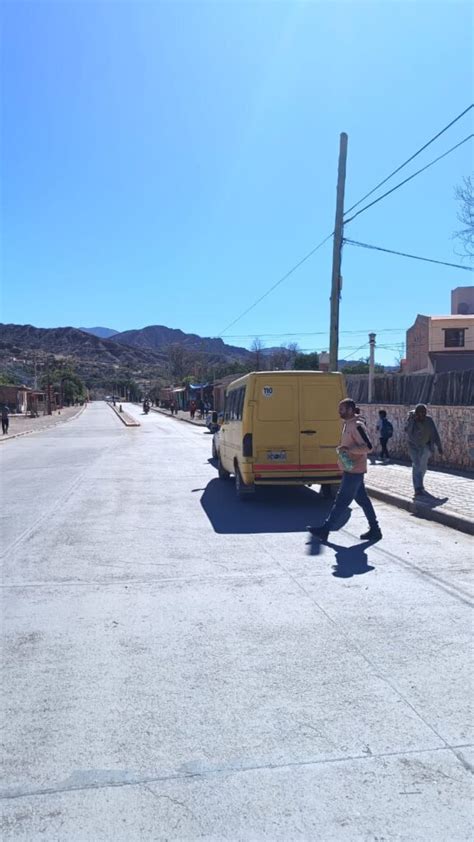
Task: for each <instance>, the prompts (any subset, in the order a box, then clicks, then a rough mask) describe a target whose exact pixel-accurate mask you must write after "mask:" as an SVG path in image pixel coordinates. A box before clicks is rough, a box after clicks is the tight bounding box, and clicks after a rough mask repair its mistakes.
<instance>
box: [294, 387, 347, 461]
mask: <svg viewBox="0 0 474 842" xmlns="http://www.w3.org/2000/svg"><path fill="white" fill-rule="evenodd" d="M298 379H299V414H300V431H299V445H300V453H299V462H300V465H301V470H302V471H303V473H305V474H306V473H307V474H308V475H313V476H314V474H315V473H316V474H317V473H318V472H319V471H322V472H323V473H324V469H326V471H327V472H328V473H334V471H339V470H340V469H339V467H338V465H337V458H336V447H337V446H338V444H339V442H340V433H341V426H342V424H341V421H340V419H339V413H338V404H339V401H340V400H342V398H343V388H342V382H341V378H340V377H338V376H335V377H332V376H327V377H325V376H324V375H323V376H321V375H317V374H316V375H314V377H311V376H305V375H303V376H301V377H299V378H298Z"/></svg>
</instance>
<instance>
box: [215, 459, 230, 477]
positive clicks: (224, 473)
mask: <svg viewBox="0 0 474 842" xmlns="http://www.w3.org/2000/svg"><path fill="white" fill-rule="evenodd" d="M217 473H218V474H219V479H229V477H230V474H229V471H226V469H225V468H224V466H223V464H222V462H221V457H220V456H219V455H218V456H217Z"/></svg>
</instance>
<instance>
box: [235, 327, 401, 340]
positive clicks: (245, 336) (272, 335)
mask: <svg viewBox="0 0 474 842" xmlns="http://www.w3.org/2000/svg"><path fill="white" fill-rule="evenodd" d="M405 331H406V328H405V327H387V328H380V330H377V331H376V333H377V334H379V333H405ZM358 333H360V334H362V333H370V331H369V329H367V330H340V331H339V335H340V336H341V335H342V334H358ZM326 335H327V330H316V331H311V332H310V333H259V332H258V331H256V332H255V333H231V334H227V336H226V339H255V337H258V338H259V339H272V338H276V339H278V338H279V337H281V336H326Z"/></svg>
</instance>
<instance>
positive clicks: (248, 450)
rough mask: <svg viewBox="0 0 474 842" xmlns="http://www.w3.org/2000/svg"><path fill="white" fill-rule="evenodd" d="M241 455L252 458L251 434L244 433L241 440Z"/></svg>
mask: <svg viewBox="0 0 474 842" xmlns="http://www.w3.org/2000/svg"><path fill="white" fill-rule="evenodd" d="M242 455H243V456H253V443H252V433H245V436H244V437H243V439H242Z"/></svg>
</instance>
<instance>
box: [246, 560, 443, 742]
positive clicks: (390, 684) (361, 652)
mask: <svg viewBox="0 0 474 842" xmlns="http://www.w3.org/2000/svg"><path fill="white" fill-rule="evenodd" d="M262 549H264V552H266V553H267V554H268V555H269V556H270V558H272V559H273V561H275V562H276V564H278V565H279V566H280V567H281V568H282V570H285V571H286V572H287V574H288V576H289V578H290V579H292V581H293V582H294V583H295V584H296V586H297V587H298V588H300V589H301V590H302V591H303V593H304V594H305V595H306V596H307V598H308V599H309V600H310V602H312V603H313V605H315V606H316V608H317V609H318V610H319V611H320V612H321V613H322V614H323V615H324V616H325V617H326V619H327V620H328V621H329V622H330V623H331V624H332V625H333V626H335V627H336V628H337V629H338V630H339V631H340V633H341V634H342V636H343V638H344V640H345V641H346V644H347V645H348V647H349V648H352V649H353V651H355V652H357V653H358V654H359V655H360V656H361V657H362V658H363V659H364V660H365V662H366V664H367V665H368V666H369V667H370V669H371V670H372V673H373V675H375V676H376V677H377V678H379V679H380V680H381V681H383V682H384V683H385V684H386V685H387V687H390V689H391V690H392V692H393V693H395V694H396V695H397V696H398V698H399V699H401V701H402V702H403V703H404V704H405V705H406V706H407V707H409V708H410V710H412V711H413V713H414V714H415V716H417V717H418V719H419V720H420V722H423V724H424V725H425V726H426V727H427V728H428V729H429V730H430V731H432V733H433V734H434V735H435V737H437V739H438V740H441V742H442V743H443V744H444V747H445V748H449V745H448V743H447V741H446V740H445V739H444V737H442V736H441V734H439V733H438V731H437V730H436V728H435V727H434V726H433V725H431V723H430V722H428V721H427V720H426V719H425V718H424V716H422V715H421V713H420V712H419V711H418V710H417V709H416V708H415V707H414V705H412V703H411V702H410V701H409V700H408V699H407V698H406V697H405V696H404V695H403V693H402V692H401V691H400V690H399V689H398V687H396V685H395V684H393V682H392V681H390V679H389V678H388V676H386V675H384V674H383V673H382V672H380V670H379V669H378V667H377V666H376V665H375V664H374V663H373V662H372V661H371V659H370V658H369V657H368V655H367V654H366V653H365V652H364V650H363V649H361V648H360V647H359V646H358V645H357V643H355V642H354V640H353V638H352V637H349V635H347V634H346V633H345V631H344V629H343V628H341V627H340V625H339V624H338V623H337V622H336V620H334V619H333V617H332V616H331V615H330V614H329V613H328V611H326V609H325V608H323V607H322V605H320V604H319V602H317V601H316V599H315V598H314V597H313V596H312V595H311V594H309V593H308V591H307V590H306V588H305V587H304V586H303V585H302V584H301V583H300V582H299V581H298V579H297V578H295V576H293V574H292V573H290V571H288V570H287V569H286V568H285V566H284V565H283V564H281V562H279V561H277V560H276V559H274V558H273V555H272V553H271V552H270V551H269V550H267V549H266V548H262Z"/></svg>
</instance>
